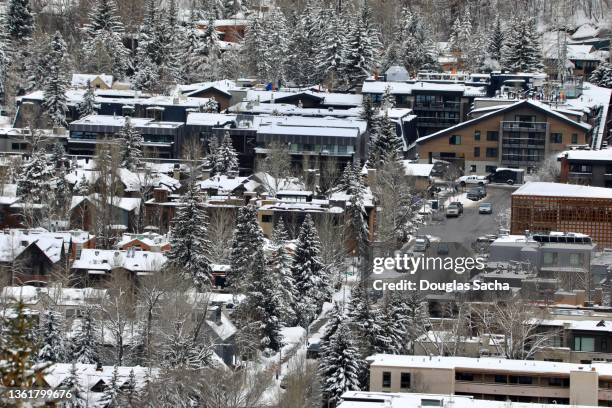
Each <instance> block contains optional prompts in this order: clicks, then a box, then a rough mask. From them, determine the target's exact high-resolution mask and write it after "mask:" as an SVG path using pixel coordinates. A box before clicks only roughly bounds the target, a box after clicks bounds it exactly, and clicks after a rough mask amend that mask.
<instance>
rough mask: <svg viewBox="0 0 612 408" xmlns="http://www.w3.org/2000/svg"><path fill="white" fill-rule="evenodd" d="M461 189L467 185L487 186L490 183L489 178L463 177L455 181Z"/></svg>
mask: <svg viewBox="0 0 612 408" xmlns="http://www.w3.org/2000/svg"><path fill="white" fill-rule="evenodd" d="M455 182H456V183H458V184H459V185H460V186H461V187H465V185H466V184H478V185H480V186H482V185H485V184H487V183H488V182H489V179H488V178H487V176H461V177H459V178H458V179H457V180H455Z"/></svg>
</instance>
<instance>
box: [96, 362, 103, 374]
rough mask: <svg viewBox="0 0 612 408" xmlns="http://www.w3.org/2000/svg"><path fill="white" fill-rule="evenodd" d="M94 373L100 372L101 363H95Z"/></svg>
mask: <svg viewBox="0 0 612 408" xmlns="http://www.w3.org/2000/svg"><path fill="white" fill-rule="evenodd" d="M96 371H100V372H102V363H100V362H98V363H96Z"/></svg>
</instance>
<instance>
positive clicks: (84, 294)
mask: <svg viewBox="0 0 612 408" xmlns="http://www.w3.org/2000/svg"><path fill="white" fill-rule="evenodd" d="M42 295H45V296H47V297H48V298H50V299H52V300H53V301H54V302H55V303H56V304H57V305H60V306H78V305H86V304H89V303H92V302H93V303H99V301H100V300H101V299H103V298H104V297H105V296H106V289H94V288H63V287H55V286H53V287H34V286H7V287H5V288H3V289H2V291H1V292H0V298H1V299H3V300H5V301H6V300H21V301H22V302H23V303H25V304H26V305H33V304H36V303H38V302H39V301H40V300H41V296H42Z"/></svg>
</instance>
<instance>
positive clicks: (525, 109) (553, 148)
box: [416, 100, 591, 173]
mask: <svg viewBox="0 0 612 408" xmlns="http://www.w3.org/2000/svg"><path fill="white" fill-rule="evenodd" d="M590 130H591V126H590V125H589V124H587V123H582V122H576V121H574V120H572V119H570V118H569V117H567V116H565V115H563V114H561V113H559V112H557V111H555V110H553V109H551V108H550V107H548V106H547V105H544V104H542V103H539V102H536V101H531V100H523V101H519V102H515V103H512V104H510V105H504V106H500V107H499V109H497V110H494V111H492V112H489V113H486V114H484V115H482V116H479V117H477V118H474V119H471V120H468V121H465V122H462V123H459V124H457V125H455V126H452V127H449V128H447V129H444V130H441V131H439V132H436V133H433V134H430V135H428V136H424V137H421V138H419V139H418V140H417V148H416V153H417V154H418V157H419V159H420V160H421V161H427V162H431V161H432V160H433V159H442V160H446V161H451V162H454V163H455V164H456V165H457V166H458V167H459V168H461V169H464V170H465V172H466V173H485V172H486V173H490V172H492V171H494V170H495V169H496V168H497V167H502V166H503V167H515V168H526V169H529V168H535V167H537V166H538V165H539V164H540V163H542V161H543V160H544V159H545V158H547V157H548V156H549V155H551V154H553V153H555V152H561V151H563V150H566V149H567V147H568V146H571V145H584V144H586V143H587V142H588V139H589V132H590Z"/></svg>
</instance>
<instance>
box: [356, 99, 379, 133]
mask: <svg viewBox="0 0 612 408" xmlns="http://www.w3.org/2000/svg"><path fill="white" fill-rule="evenodd" d="M377 114H378V109H377V107H376V106H374V103H373V102H372V98H371V97H370V96H369V95H364V97H363V102H362V104H361V115H360V117H361V119H363V120H365V121H366V123H367V125H368V129H374V126H375V124H376V123H377V120H376V119H377V117H376V116H377Z"/></svg>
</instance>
